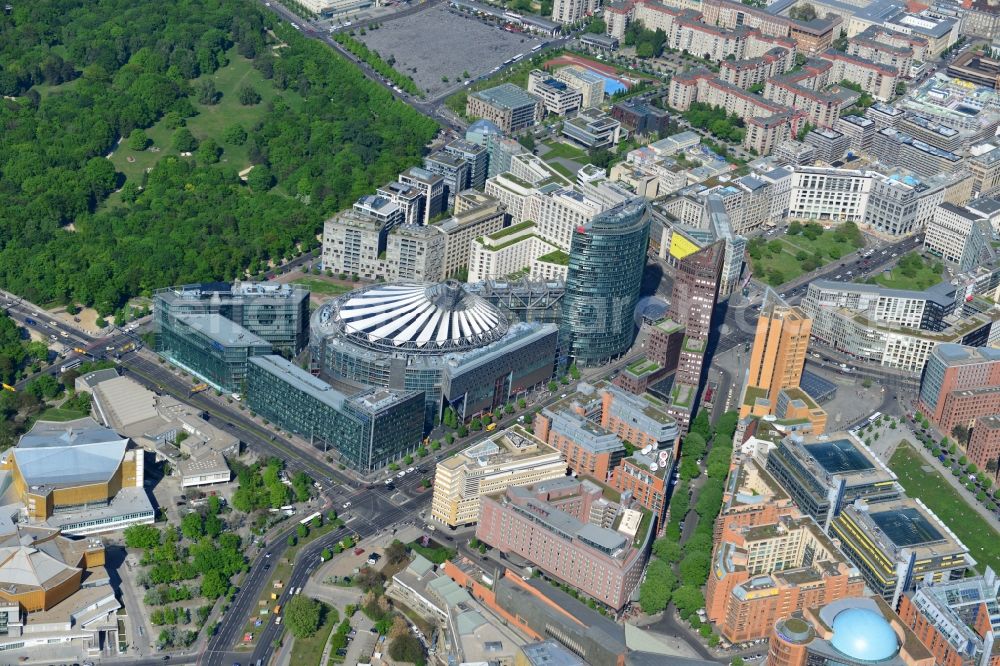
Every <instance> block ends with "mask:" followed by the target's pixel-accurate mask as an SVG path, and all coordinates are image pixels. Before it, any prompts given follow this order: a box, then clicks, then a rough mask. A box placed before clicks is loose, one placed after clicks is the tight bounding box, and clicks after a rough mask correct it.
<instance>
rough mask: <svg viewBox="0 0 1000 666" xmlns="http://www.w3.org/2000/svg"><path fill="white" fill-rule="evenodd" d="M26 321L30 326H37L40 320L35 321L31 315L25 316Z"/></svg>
mask: <svg viewBox="0 0 1000 666" xmlns="http://www.w3.org/2000/svg"><path fill="white" fill-rule="evenodd" d="M24 323H25V324H27V325H28V326H37V325H38V322H37V321H35V320H34V319H31V318H30V317H25V318H24Z"/></svg>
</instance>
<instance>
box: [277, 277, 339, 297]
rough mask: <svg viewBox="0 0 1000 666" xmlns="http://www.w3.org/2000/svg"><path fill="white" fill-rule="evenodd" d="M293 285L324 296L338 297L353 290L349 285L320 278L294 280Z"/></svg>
mask: <svg viewBox="0 0 1000 666" xmlns="http://www.w3.org/2000/svg"><path fill="white" fill-rule="evenodd" d="M292 284H298V285H302V286H303V287H305V288H306V289H308V290H309V291H311V292H312V293H314V294H321V295H323V296H336V295H337V294H343V293H346V292H348V291H350V290H351V289H353V287H352V286H351V285H349V284H343V283H341V282H331V281H329V280H328V279H324V278H320V277H304V278H299V279H298V280H294V281H293V282H292Z"/></svg>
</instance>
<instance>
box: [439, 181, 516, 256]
mask: <svg viewBox="0 0 1000 666" xmlns="http://www.w3.org/2000/svg"><path fill="white" fill-rule="evenodd" d="M455 211H456V212H455V214H454V215H452V216H451V217H449V218H448V219H446V220H443V221H442V222H440V223H439V224H436V225H434V226H436V227H437V228H438V229H439V230H440V232H441V233H442V234H444V236H445V237H446V239H447V240H446V243H445V256H444V272H445V275H446V276H451V275H457V274H459V273H460V272H461V271H462V270H463V269H466V268H468V266H469V254H470V251H471V248H472V243H473V241H474V239H475V238H477V237H478V236H484V235H487V234H493V233H496V232H498V231H500V230H501V229H502V228H503V225H504V221H505V219H506V214H507V207H506V206H505V205H504V204H503V203H502V202H500V201H498V200H496V199H494V198H493V197H491V196H489V195H486V194H482V193H479V192H476V191H475V190H467V191H465V192H462V193H460V194H458V195H457V197H456V204H455Z"/></svg>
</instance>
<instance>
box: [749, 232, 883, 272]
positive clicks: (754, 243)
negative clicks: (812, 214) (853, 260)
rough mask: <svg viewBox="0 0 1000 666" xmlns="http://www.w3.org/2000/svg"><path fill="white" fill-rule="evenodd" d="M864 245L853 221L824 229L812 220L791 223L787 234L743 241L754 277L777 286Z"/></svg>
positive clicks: (862, 238) (863, 240)
mask: <svg viewBox="0 0 1000 666" xmlns="http://www.w3.org/2000/svg"><path fill="white" fill-rule="evenodd" d="M864 246H865V239H864V235H863V234H862V233H861V230H860V229H858V226H857V225H856V224H854V223H853V222H843V223H841V224H839V225H838V226H836V227H832V228H830V229H824V228H823V227H822V226H821V225H819V224H817V223H815V222H806V223H801V222H791V223H790V224H789V225H788V231H787V233H786V234H785V235H784V236H782V237H780V238H775V239H772V240H766V239H764V238H763V237H762V236H757V237H755V238H752V239H751V240H750V242H748V243H747V253H748V254H749V255H750V262H751V265H752V266H753V273H754V276H755V277H756V278H757V279H758V280H761V281H763V282H766V283H767V284H769V285H771V286H772V287H777V286H778V285H781V284H784V283H785V282H788V281H789V280H793V279H795V278H797V277H798V276H800V275H802V274H803V273H809V272H811V271H814V270H816V269H817V268H820V267H821V266H825V265H826V264H828V263H830V262H832V261H836V260H837V259H840V258H841V257H843V256H845V255H848V254H850V253H851V252H854V251H856V250H858V249H860V248H862V247H864Z"/></svg>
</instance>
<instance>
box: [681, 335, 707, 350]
mask: <svg viewBox="0 0 1000 666" xmlns="http://www.w3.org/2000/svg"><path fill="white" fill-rule="evenodd" d="M682 347H683V349H684V351H686V352H691V353H693V354H704V353H705V341H704V340H695V339H694V338H689V337H688V336H686V335H685V336H684V344H683V345H682Z"/></svg>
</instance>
